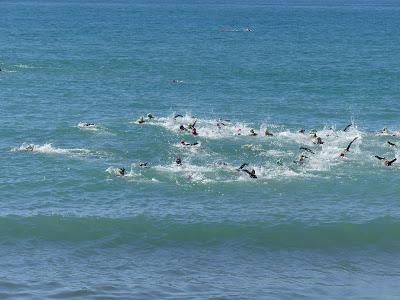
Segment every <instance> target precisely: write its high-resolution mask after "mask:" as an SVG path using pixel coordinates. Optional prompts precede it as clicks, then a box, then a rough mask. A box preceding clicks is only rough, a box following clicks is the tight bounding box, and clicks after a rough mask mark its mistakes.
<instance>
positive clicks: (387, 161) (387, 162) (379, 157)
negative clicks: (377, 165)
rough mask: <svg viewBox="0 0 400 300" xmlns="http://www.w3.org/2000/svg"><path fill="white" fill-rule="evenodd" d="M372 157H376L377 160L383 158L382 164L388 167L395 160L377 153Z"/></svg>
mask: <svg viewBox="0 0 400 300" xmlns="http://www.w3.org/2000/svg"><path fill="white" fill-rule="evenodd" d="M374 157H375V158H377V159H379V160H383V164H384V165H385V166H386V167H390V166H391V165H392V164H393V163H394V162H395V161H396V160H397V158H395V159H392V160H387V159H386V158H384V157H381V156H378V155H374Z"/></svg>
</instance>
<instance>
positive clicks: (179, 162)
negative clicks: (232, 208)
mask: <svg viewBox="0 0 400 300" xmlns="http://www.w3.org/2000/svg"><path fill="white" fill-rule="evenodd" d="M180 118H184V116H183V115H181V114H175V115H174V117H173V119H174V120H175V121H176V120H178V119H180ZM153 119H154V116H153V115H152V114H151V113H149V114H148V115H147V119H145V118H144V117H143V116H142V117H140V118H139V119H138V120H137V123H138V124H143V123H146V122H148V121H152V120H153ZM229 122H230V120H221V119H219V120H217V123H216V126H217V128H218V129H221V127H222V126H227V123H229ZM196 124H197V119H196V120H195V121H194V122H193V123H189V124H188V125H187V126H186V127H185V125H183V124H181V123H180V124H179V127H178V130H179V131H181V132H187V133H190V134H192V135H194V136H197V135H199V133H198V131H197V128H196ZM351 126H353V123H351V124H348V125H347V126H346V127H345V128H344V129H343V132H346V131H348V130H349V128H350V127H351ZM331 130H332V134H327V136H330V135H334V136H337V135H336V132H335V130H334V129H332V128H331ZM298 133H299V134H306V131H305V129H304V128H301V129H300V130H299V131H298ZM378 134H380V135H389V131H388V129H387V128H384V129H382V130H381V131H379V132H378ZM236 135H243V133H242V129H240V128H239V129H237V132H236ZM257 135H258V134H257V133H256V132H255V130H254V129H250V130H249V133H248V136H257ZM264 135H265V136H266V137H273V136H274V134H273V133H272V132H270V131H269V130H268V129H265V130H264ZM310 136H311V137H312V138H313V139H314V140H313V144H315V145H323V144H324V143H325V142H324V141H323V140H322V137H321V136H318V135H317V131H315V130H312V131H311V132H310ZM357 139H358V137H355V138H353V139H352V140H351V141H350V142H349V144H348V145H347V147H346V148H344V149H343V151H341V152H340V153H339V154H338V157H339V158H346V155H347V153H349V152H350V149H351V146H352V145H353V144H354V143H355V142H356V141H357ZM387 143H388V144H389V145H390V146H393V147H396V144H395V143H392V142H390V141H388V142H387ZM180 144H181V145H183V146H197V145H199V142H194V143H188V142H186V141H185V140H181V141H180ZM299 149H300V150H302V151H303V152H302V153H301V154H300V156H299V157H298V159H297V160H295V161H294V163H296V164H302V163H304V162H305V160H306V159H308V158H309V156H307V153H308V155H312V154H315V152H314V151H313V150H312V149H310V148H307V147H300V148H299ZM374 157H375V158H377V159H379V160H382V161H383V164H384V165H385V166H391V165H392V164H393V163H394V162H395V161H396V160H397V159H396V158H393V159H390V160H389V159H386V158H385V157H381V156H378V155H375V156H374ZM175 164H176V165H177V166H182V159H181V158H180V157H177V158H176V160H175ZM277 164H278V165H282V161H280V160H278V161H277ZM138 166H139V167H148V163H139V165H138ZM247 166H248V164H247V163H244V164H242V165H241V166H240V167H239V168H236V169H235V170H236V171H239V172H245V173H246V174H248V175H249V177H250V178H254V179H255V178H257V175H256V171H255V170H254V169H253V168H251V169H247V168H245V167H247ZM119 170H120V172H119V173H120V175H124V174H125V169H123V168H120V169H119Z"/></svg>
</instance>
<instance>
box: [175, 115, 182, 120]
mask: <svg viewBox="0 0 400 300" xmlns="http://www.w3.org/2000/svg"><path fill="white" fill-rule="evenodd" d="M177 118H183V116H182V115H179V114H176V115H175V116H174V120H176V119H177Z"/></svg>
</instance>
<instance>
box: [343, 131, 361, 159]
mask: <svg viewBox="0 0 400 300" xmlns="http://www.w3.org/2000/svg"><path fill="white" fill-rule="evenodd" d="M357 139H358V136H357V137H355V138H354V139H353V140H352V141H351V142H350V143H349V144H348V145H347V148H346V149H344V151H343V152H341V153H340V154H339V156H340V157H345V154H346V153H347V152H350V147H351V145H352V144H353V143H354V142H355V140H357Z"/></svg>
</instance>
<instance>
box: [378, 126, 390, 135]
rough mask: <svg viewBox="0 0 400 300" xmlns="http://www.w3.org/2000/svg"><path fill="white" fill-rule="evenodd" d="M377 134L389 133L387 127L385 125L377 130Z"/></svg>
mask: <svg viewBox="0 0 400 300" xmlns="http://www.w3.org/2000/svg"><path fill="white" fill-rule="evenodd" d="M378 134H382V135H387V134H389V130H388V129H387V127H385V128H383V129H382V130H380V131H378Z"/></svg>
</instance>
